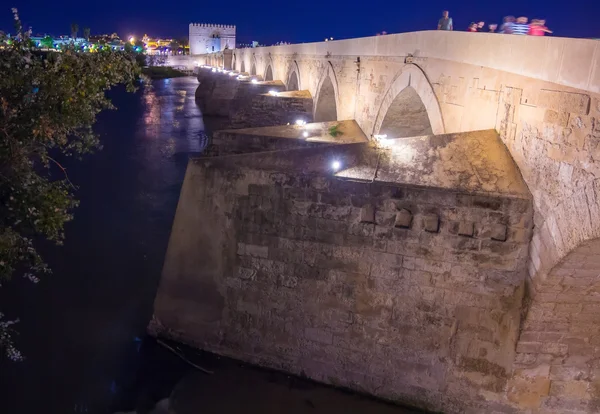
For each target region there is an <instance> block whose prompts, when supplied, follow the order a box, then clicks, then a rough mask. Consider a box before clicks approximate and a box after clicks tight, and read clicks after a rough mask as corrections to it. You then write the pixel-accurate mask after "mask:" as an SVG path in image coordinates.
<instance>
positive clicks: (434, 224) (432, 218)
mask: <svg viewBox="0 0 600 414" xmlns="http://www.w3.org/2000/svg"><path fill="white" fill-rule="evenodd" d="M423 227H424V228H425V231H428V232H430V233H437V232H438V231H439V230H440V217H439V216H438V215H437V214H426V215H425V217H423Z"/></svg>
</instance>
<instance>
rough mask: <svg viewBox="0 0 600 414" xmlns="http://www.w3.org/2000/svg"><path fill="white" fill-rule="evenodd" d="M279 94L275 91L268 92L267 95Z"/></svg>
mask: <svg viewBox="0 0 600 414" xmlns="http://www.w3.org/2000/svg"><path fill="white" fill-rule="evenodd" d="M278 94H279V93H278V92H277V91H269V95H271V96H277V95H278Z"/></svg>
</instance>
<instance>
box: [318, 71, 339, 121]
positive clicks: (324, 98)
mask: <svg viewBox="0 0 600 414" xmlns="http://www.w3.org/2000/svg"><path fill="white" fill-rule="evenodd" d="M314 102H315V105H314V114H313V119H314V121H315V122H327V121H337V120H338V109H337V108H338V102H339V94H338V83H337V79H336V76H335V72H334V70H333V65H332V64H331V62H327V66H326V68H325V70H324V72H323V75H322V76H321V79H320V80H319V84H318V85H317V94H316V96H315V100H314Z"/></svg>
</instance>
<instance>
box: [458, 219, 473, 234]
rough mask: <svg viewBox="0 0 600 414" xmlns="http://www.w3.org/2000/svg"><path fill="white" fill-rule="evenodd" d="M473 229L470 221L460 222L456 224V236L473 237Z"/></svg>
mask: <svg viewBox="0 0 600 414" xmlns="http://www.w3.org/2000/svg"><path fill="white" fill-rule="evenodd" d="M473 232H474V227H473V222H472V221H461V222H460V223H458V234H459V235H460V236H466V237H473Z"/></svg>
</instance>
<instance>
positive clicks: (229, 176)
mask: <svg viewBox="0 0 600 414" xmlns="http://www.w3.org/2000/svg"><path fill="white" fill-rule="evenodd" d="M261 129H267V128H259V129H257V130H256V131H257V132H255V133H256V134H257V135H259V132H258V131H259V130H261ZM235 131H240V130H234V131H227V132H225V131H223V132H221V133H219V134H218V135H217V137H218V139H217V143H216V145H217V146H220V145H222V146H221V148H231V143H232V142H235V141H236V140H248V139H250V137H249V136H248V135H249V133H245V134H244V135H245V136H238V137H231V134H235V133H236V132H235ZM238 134H239V132H238ZM220 140H224V141H225V142H219V141H220ZM281 140H282V139H280V141H281ZM283 140H285V139H283ZM392 141H393V140H392ZM392 141H390V142H388V143H387V144H386V145H385V146H383V147H379V148H373V146H372V145H371V144H367V143H356V144H342V145H333V146H331V145H326V146H322V147H312V148H311V147H309V148H304V149H290V150H280V151H275V152H259V153H256V152H255V153H252V154H248V155H233V156H219V157H216V158H207V159H197V160H191V161H190V164H189V166H188V171H187V173H186V178H185V182H184V185H183V188H182V193H181V197H180V201H179V205H178V209H177V214H176V218H175V223H174V226H173V232H172V236H171V240H170V242H169V249H168V252H167V257H166V262H165V267H164V271H163V276H162V279H161V285H160V288H159V291H158V295H157V298H156V301H155V308H154V309H155V311H154V319H153V324H152V326H151V330H152V331H153V333H154V334H158V335H166V336H169V337H171V338H173V339H176V340H180V341H184V342H186V343H189V344H192V345H194V346H198V347H200V348H203V349H207V350H210V351H212V352H216V353H219V354H222V355H227V356H231V357H234V358H238V359H242V360H244V361H248V362H251V363H255V364H258V365H262V366H267V367H269V368H275V369H281V370H284V371H287V372H291V373H294V374H298V375H305V376H308V377H309V378H312V379H315V380H317V381H322V382H325V383H329V384H333V385H337V386H344V387H349V388H353V389H358V390H361V391H364V392H367V393H370V394H373V395H376V396H379V397H382V398H386V399H389V400H393V401H399V402H403V403H410V404H412V405H415V406H419V407H423V408H427V409H431V410H443V411H444V412H448V413H458V412H482V410H485V409H489V408H490V407H491V405H490V403H489V402H485V401H480V400H479V397H477V393H478V392H479V389H480V387H483V389H485V390H486V392H487V393H489V394H492V393H497V394H498V395H500V394H501V391H502V390H503V388H504V387H505V385H506V382H507V380H508V377H509V372H510V367H511V364H512V360H513V358H514V346H515V342H516V339H517V336H518V329H519V318H520V309H521V297H522V295H523V285H524V276H525V271H526V263H527V262H526V259H527V240H528V238H527V235H528V233H529V232H530V231H531V214H532V208H531V199H530V195H529V193H528V191H527V188H526V187H525V185H524V184H523V182H522V180H521V179H520V175H519V173H518V171H517V170H515V169H514V165H513V164H512V160H511V159H510V157H509V156H508V153H507V152H506V150H505V148H504V147H503V145H502V143H501V142H500V140H499V138H498V136H497V134H496V133H495V132H494V131H482V132H477V133H468V134H457V135H447V136H438V137H434V136H432V137H421V138H414V139H409V140H401V141H393V142H392ZM263 144H264V142H263ZM267 145H269V146H271V145H273V144H272V143H267ZM432 145H434V147H436V148H438V151H439V152H438V153H437V154H436V155H434V156H431V154H430V148H431V146H432ZM473 146H477V147H480V148H481V150H482V151H483V153H485V154H487V155H486V162H485V163H483V164H481V163H480V161H479V160H477V159H476V156H474V155H473V153H472V152H471V154H469V151H466V150H467V149H468V148H472V147H473ZM258 149H259V150H260V148H258ZM280 149H282V147H280ZM234 152H235V151H234ZM218 155H222V153H221V154H218ZM464 157H466V158H464ZM337 163H339V164H337ZM472 163H475V164H472ZM474 165H477V167H475V166H474ZM474 168H477V169H478V171H477V175H478V176H479V177H480V178H476V176H475V175H474V174H475V170H474ZM482 176H483V177H487V178H484V179H481V177H482ZM482 180H483V181H482ZM451 188H453V189H454V190H451ZM456 188H459V189H460V190H459V191H458V192H456V191H455V189H456ZM474 333H477V334H476V335H477V337H478V338H479V339H477V340H475V341H474V338H473V334H474ZM473 384H478V385H477V386H474V385H473ZM498 398H500V397H498ZM496 405H498V406H501V404H496ZM465 407H469V408H470V409H472V411H464V409H465Z"/></svg>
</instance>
